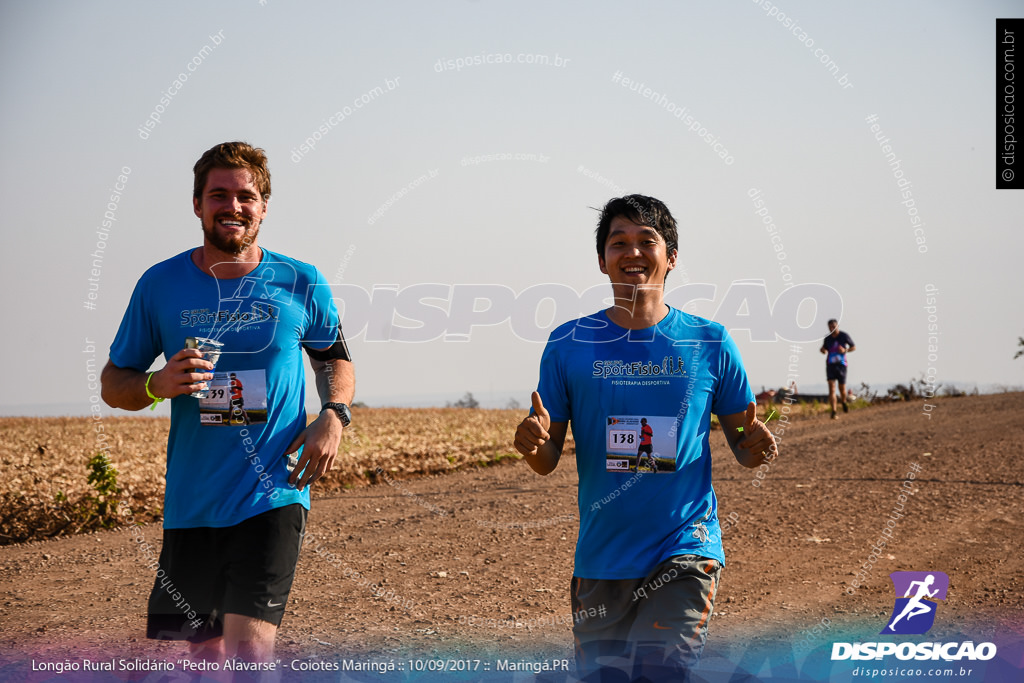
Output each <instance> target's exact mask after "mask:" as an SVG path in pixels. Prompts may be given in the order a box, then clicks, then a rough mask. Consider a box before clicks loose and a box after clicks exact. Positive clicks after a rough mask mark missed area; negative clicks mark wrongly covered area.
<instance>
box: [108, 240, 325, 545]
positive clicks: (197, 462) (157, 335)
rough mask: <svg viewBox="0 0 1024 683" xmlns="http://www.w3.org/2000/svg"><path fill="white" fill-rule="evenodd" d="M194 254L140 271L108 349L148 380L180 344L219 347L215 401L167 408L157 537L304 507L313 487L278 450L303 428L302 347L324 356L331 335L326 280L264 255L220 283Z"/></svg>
mask: <svg viewBox="0 0 1024 683" xmlns="http://www.w3.org/2000/svg"><path fill="white" fill-rule="evenodd" d="M192 251H193V250H191V249H190V250H189V251H186V252H183V253H181V254H178V255H177V256H175V257H173V258H170V259H168V260H166V261H163V262H162V263H158V264H157V265H155V266H153V267H152V268H150V269H149V270H147V271H146V272H145V274H143V276H142V277H141V278H140V279H139V282H138V284H137V285H136V286H135V291H134V292H133V293H132V298H131V302H130V303H129V304H128V310H127V311H126V312H125V315H124V319H123V320H122V321H121V327H120V328H119V329H118V331H117V336H116V337H115V338H114V342H113V344H112V345H111V347H110V360H111V362H112V363H113V364H114V365H116V366H118V367H122V368H134V369H135V370H139V371H140V372H145V371H146V370H148V369H149V367H150V365H151V364H152V363H153V360H154V359H155V358H156V357H157V356H158V355H160V354H161V353H162V354H163V356H164V360H165V361H166V360H168V359H170V357H171V356H173V355H174V354H176V353H177V352H178V351H180V350H181V349H183V348H185V338H186V337H207V338H212V339H216V340H217V341H220V342H223V344H224V347H223V351H222V353H221V356H220V359H219V360H218V361H217V366H216V368H215V370H214V372H215V376H214V379H213V381H212V382H210V383H209V386H210V397H209V398H207V399H202V400H201V399H196V398H192V397H191V396H188V395H183V396H177V397H175V398H173V399H172V400H171V431H170V435H169V437H168V439H167V490H166V492H165V495H164V528H167V529H180V528H189V527H225V526H233V525H235V524H238V523H239V522H241V521H243V520H245V519H248V518H250V517H253V516H255V515H258V514H260V513H261V512H266V511H267V510H270V509H273V508H276V507H282V506H285V505H290V504H292V503H301V504H302V505H303V506H305V507H306V509H309V487H306V490H305V491H302V492H299V491H298V490H296V489H295V488H294V487H293V486H292V485H290V484H289V483H288V477H289V475H290V470H289V467H294V465H295V462H296V461H297V455H298V454H293V455H292V456H291V457H290V458H289V457H286V456H285V455H284V451H285V450H286V449H287V448H288V446H289V445H290V444H291V442H292V440H293V439H294V438H295V437H296V436H298V434H299V432H301V431H302V430H303V429H305V427H306V410H305V394H306V380H305V371H304V367H303V357H302V356H303V354H302V350H301V346H300V344H303V343H305V344H308V345H309V346H310V347H311V348H314V349H322V348H324V347H327V346H330V345H331V344H332V343H333V342H334V341H335V340H336V338H337V333H338V312H337V309H336V308H335V306H334V302H333V300H332V298H331V294H330V290H329V288H328V287H327V286H326V280H325V279H324V277H323V275H322V274H321V273H320V272H319V271H318V270H317V269H316V268H314V267H313V266H311V265H309V264H306V263H303V262H301V261H296V260H295V259H291V258H288V257H287V256H282V255H281V254H277V253H274V252H272V251H268V250H266V249H263V250H262V251H263V257H262V260H261V261H260V264H259V265H258V266H257V267H256V269H255V270H253V271H252V272H251V273H249V274H248V275H246V276H244V277H240V278H235V279H218V278H214V277H211V276H210V275H207V274H206V273H204V272H203V271H201V270H200V269H199V267H198V266H196V265H195V264H194V263H193V262H192V258H191V252H192ZM243 409H244V413H243ZM300 454H301V450H300Z"/></svg>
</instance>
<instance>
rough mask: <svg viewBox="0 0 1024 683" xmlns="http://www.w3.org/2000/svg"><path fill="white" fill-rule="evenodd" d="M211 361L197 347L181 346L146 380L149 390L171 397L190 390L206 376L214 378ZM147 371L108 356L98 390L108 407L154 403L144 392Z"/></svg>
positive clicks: (139, 406)
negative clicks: (121, 364)
mask: <svg viewBox="0 0 1024 683" xmlns="http://www.w3.org/2000/svg"><path fill="white" fill-rule="evenodd" d="M211 370H213V363H211V362H210V361H208V360H204V359H203V353H202V351H200V350H198V349H182V350H181V351H178V352H177V353H176V354H174V355H173V356H171V359H170V360H169V361H168V362H167V364H166V365H164V366H163V367H162V368H160V369H159V370H157V371H156V372H154V373H153V377H152V378H151V379H150V380H149V391H150V393H152V394H153V395H154V396H156V397H157V398H174V397H175V396H181V395H182V394H191V393H192V392H193V391H199V390H200V389H202V388H203V383H204V382H205V381H206V380H211V379H213V373H212V372H210V371H211ZM147 375H149V373H147V372H139V371H138V370H135V369H133V368H121V367H118V366H116V365H114V363H113V362H112V361H110V360H109V359H108V360H107V364H106V366H105V367H104V368H103V372H102V373H100V385H101V388H100V394H101V396H102V397H103V401H104V402H105V403H106V404H107V405H108V406H110V407H111V408H121V409H123V410H141V409H143V408H145V407H146V406H148V405H150V404H152V403H153V399H151V398H150V397H149V395H148V394H147V393H146V377H147Z"/></svg>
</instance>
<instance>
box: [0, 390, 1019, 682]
mask: <svg viewBox="0 0 1024 683" xmlns="http://www.w3.org/2000/svg"><path fill="white" fill-rule="evenodd" d="M936 403H937V404H938V407H937V408H935V409H934V410H933V411H932V412H931V417H928V416H926V415H925V414H923V413H922V405H923V404H922V403H920V402H915V403H902V404H895V405H891V406H881V407H872V408H868V409H863V410H856V411H853V412H851V413H850V414H848V415H841V419H839V420H829V419H828V418H827V416H823V417H802V418H800V419H799V421H795V422H793V423H791V425H790V426H788V427H786V428H785V433H784V434H783V436H782V440H781V447H782V452H781V457H780V458H779V459H778V460H777V461H776V462H774V463H773V464H772V465H771V466H770V468H769V469H768V471H767V472H765V473H764V478H763V479H761V480H757V479H756V471H755V470H746V469H743V468H742V467H740V466H739V465H738V464H737V463H736V462H735V459H734V458H733V457H732V455H731V453H730V452H729V450H728V448H727V447H726V445H725V441H724V437H723V436H722V434H721V432H715V433H714V434H713V435H712V439H713V440H712V451H713V453H714V454H715V463H714V482H715V490H716V492H717V495H718V499H719V505H720V512H719V514H720V517H721V518H722V519H725V518H726V517H729V516H732V518H733V519H734V520H735V524H734V525H732V526H730V527H729V528H728V529H727V530H726V531H725V534H724V536H725V546H726V558H727V566H726V568H725V570H724V571H723V575H722V585H721V588H720V592H719V595H718V600H717V603H716V606H715V615H714V618H713V620H712V623H711V629H710V640H709V650H713V651H714V652H717V653H719V654H721V655H722V656H729V653H730V652H731V651H732V652H734V653H735V652H737V651H739V650H735V648H749V647H751V645H752V644H756V643H758V642H764V643H771V642H778V641H780V640H786V639H788V640H789V641H791V642H792V641H794V640H795V639H797V638H799V637H801V636H802V635H808V634H810V630H811V629H812V628H813V627H815V626H816V625H820V624H822V623H826V625H827V628H826V629H825V630H824V631H823V632H822V633H821V634H818V635H810V642H811V644H812V645H814V644H816V643H818V642H819V641H820V643H825V644H826V645H828V644H829V643H830V642H831V641H832V640H836V639H838V638H839V635H838V634H842V633H853V632H859V633H875V634H877V633H878V631H880V630H881V629H882V628H883V627H884V626H885V620H886V618H887V617H888V616H889V613H890V611H891V609H892V605H893V590H892V586H891V583H890V580H889V578H888V575H889V573H890V572H892V571H897V570H916V571H925V570H937V571H943V572H945V573H947V574H948V575H949V577H950V588H949V594H948V597H947V600H946V601H945V602H944V603H942V604H941V605H940V609H939V611H938V617H937V619H936V623H935V626H934V627H933V629H932V631H931V632H930V633H929V636H928V637H929V638H930V639H933V640H941V639H943V638H948V637H954V636H956V634H970V636H971V637H973V640H974V641H975V642H981V641H982V640H988V639H992V638H996V637H1000V638H1003V639H1010V640H1016V641H1020V640H1021V638H1022V636H1024V633H1022V629H1024V618H1022V617H1024V607H1022V605H1024V599H1022V597H1024V556H1022V553H1021V543H1022V541H1024V502H1022V487H1024V460H1022V458H1021V457H1020V448H1019V447H1020V444H1021V443H1022V441H1024V439H1022V437H1024V427H1022V425H1021V419H1020V415H1021V414H1022V412H1024V394H1020V393H1017V394H999V395H987V396H978V397H962V398H955V399H942V400H938V401H937V402H936ZM773 428H774V429H776V430H778V429H779V426H778V425H775V426H774V427H773ZM509 440H511V434H509ZM913 463H917V465H918V466H919V468H920V470H919V472H918V473H917V475H916V477H915V479H914V480H913V481H912V482H911V484H910V485H908V486H906V487H904V481H905V480H906V479H907V473H908V472H909V471H910V470H911V466H912V464H913ZM575 465H576V463H575V459H574V457H573V456H572V454H571V453H570V454H567V455H566V456H565V457H564V458H563V462H562V463H561V464H560V466H559V467H558V469H557V470H556V471H555V472H554V473H553V474H551V475H549V476H546V477H541V476H538V475H536V474H534V473H533V472H532V471H531V470H530V469H529V467H528V466H527V465H526V464H525V463H522V462H517V461H511V462H510V461H507V460H506V461H504V462H503V463H502V464H500V465H495V466H491V467H480V468H476V469H471V470H466V471H460V472H456V473H453V474H446V475H437V476H430V477H424V478H414V479H406V480H397V479H391V480H390V481H386V482H384V483H378V484H376V485H373V486H366V487H360V488H355V489H352V490H342V491H336V492H333V493H330V494H329V495H324V496H322V497H318V498H315V500H314V502H313V511H312V513H311V515H310V517H309V529H308V535H307V539H306V546H305V548H304V550H303V553H302V556H301V559H300V562H299V567H298V574H297V578H296V581H295V585H294V588H293V590H292V594H291V599H290V601H289V604H288V611H287V613H286V615H285V620H284V623H283V624H282V626H281V629H280V631H279V635H278V651H279V656H280V657H281V658H282V659H286V660H287V659H290V658H292V657H302V658H307V659H308V658H310V657H314V656H318V657H321V658H325V659H329V658H332V657H339V656H342V655H344V656H365V657H369V658H371V659H372V658H380V657H383V658H388V657H392V658H395V659H400V658H404V657H411V656H415V657H431V656H448V657H452V656H456V657H476V658H482V659H484V660H487V659H493V658H495V657H498V656H501V657H505V658H508V657H518V658H523V659H530V660H537V659H540V658H571V650H572V648H571V643H572V635H571V628H570V620H569V581H570V578H571V575H572V561H573V548H574V544H575V541H576V531H577V524H578V523H577V517H578V511H577V506H576V484H577V474H576V467H575ZM755 481H758V483H760V486H755V485H754V482H755ZM901 487H904V488H908V489H909V490H910V491H912V495H909V496H908V500H907V502H906V504H905V507H904V510H903V515H904V516H903V517H902V518H900V519H898V520H897V522H896V524H895V528H894V537H895V540H894V541H893V542H892V543H891V544H890V546H889V547H887V548H886V549H885V550H884V551H883V552H882V554H881V556H880V557H879V558H878V562H877V563H876V564H874V566H873V567H872V568H871V570H870V572H869V574H868V576H867V577H866V579H865V580H864V581H863V582H862V585H861V586H860V587H859V588H857V589H855V590H853V594H852V595H850V594H849V593H848V591H847V589H848V588H850V589H852V588H853V584H852V581H853V580H854V578H855V574H856V571H857V569H858V568H859V567H860V566H861V565H862V564H863V563H864V562H866V561H867V560H868V556H869V555H870V554H871V546H872V545H873V544H874V542H875V541H876V540H877V539H878V538H880V536H881V533H882V531H883V529H885V528H886V520H887V519H889V518H890V516H891V513H892V510H893V508H894V507H895V506H896V503H897V496H898V495H899V493H900V489H901ZM142 532H143V535H144V536H145V538H146V540H147V541H148V542H151V543H153V544H154V545H159V541H160V534H161V530H160V528H159V525H152V524H150V525H147V526H144V527H142ZM145 564H146V561H145V559H144V558H143V557H142V556H141V555H140V554H139V552H138V550H137V545H136V543H135V542H134V541H133V536H132V534H130V533H129V532H128V531H127V530H126V529H122V530H114V531H100V532H96V533H91V534H86V535H81V536H76V537H71V538H60V539H54V540H49V541H42V542H33V543H28V544H22V545H13V546H7V547H0V606H2V610H0V632H2V636H0V674H2V675H0V678H11V677H15V678H18V677H20V676H21V674H22V673H24V674H25V675H26V676H28V675H29V673H28V672H27V670H26V669H25V667H26V666H27V664H25V662H26V661H27V659H28V658H31V659H35V660H37V661H41V660H47V661H61V660H65V659H67V658H71V659H74V658H76V657H79V658H80V657H87V656H93V657H94V658H95V657H96V656H97V655H98V653H107V654H108V655H109V656H114V657H123V658H132V657H139V658H170V659H175V658H177V657H180V655H181V652H182V645H181V644H179V643H165V642H160V643H158V642H153V641H147V640H145V638H144V637H143V633H144V610H145V606H146V597H147V595H148V593H149V590H150V587H151V585H152V582H153V573H152V572H151V571H150V570H148V569H147V568H146V567H145ZM40 680H41V679H40ZM333 680H338V678H337V677H335V678H334V679H333ZM342 680H345V679H342ZM357 680H383V678H381V677H378V678H373V679H369V678H368V679H357ZM403 680H404V679H403Z"/></svg>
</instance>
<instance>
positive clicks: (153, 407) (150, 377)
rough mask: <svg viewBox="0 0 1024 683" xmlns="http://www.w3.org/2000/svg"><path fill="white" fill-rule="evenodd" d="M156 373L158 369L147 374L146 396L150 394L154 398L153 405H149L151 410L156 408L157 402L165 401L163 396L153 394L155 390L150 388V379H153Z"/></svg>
mask: <svg viewBox="0 0 1024 683" xmlns="http://www.w3.org/2000/svg"><path fill="white" fill-rule="evenodd" d="M155 374H156V371H153V372H151V373H149V375H147V376H146V396H149V397H150V398H151V399H153V405H151V406H150V407H149V409H150V410H156V404H157V403H160V402H161V401H163V399H162V398H157V397H156V396H154V395H153V392H152V391H150V390H149V380H151V379H153V375H155Z"/></svg>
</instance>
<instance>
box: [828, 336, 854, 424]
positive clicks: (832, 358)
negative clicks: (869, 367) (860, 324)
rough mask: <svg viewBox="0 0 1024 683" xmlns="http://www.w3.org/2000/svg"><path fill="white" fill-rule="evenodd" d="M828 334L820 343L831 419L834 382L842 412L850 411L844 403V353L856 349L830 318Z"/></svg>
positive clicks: (834, 397)
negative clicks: (840, 401) (837, 387)
mask: <svg viewBox="0 0 1024 683" xmlns="http://www.w3.org/2000/svg"><path fill="white" fill-rule="evenodd" d="M828 331H829V335H828V336H827V337H825V342H824V343H823V344H822V345H821V352H822V353H824V354H825V355H826V358H825V377H826V378H827V379H828V402H829V404H830V405H831V406H832V419H833V420H834V419H836V417H838V416H837V415H836V384H837V383H838V384H839V396H840V397H841V400H842V403H843V412H844V413H848V412H850V407H849V406H848V405H846V354H848V353H850V352H851V351H856V350H857V347H856V346H854V345H853V339H851V338H850V335H848V334H846V333H845V332H843V331H841V330H840V329H839V321H838V320H836V319H835V318H832V319H831V320H829V321H828Z"/></svg>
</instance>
